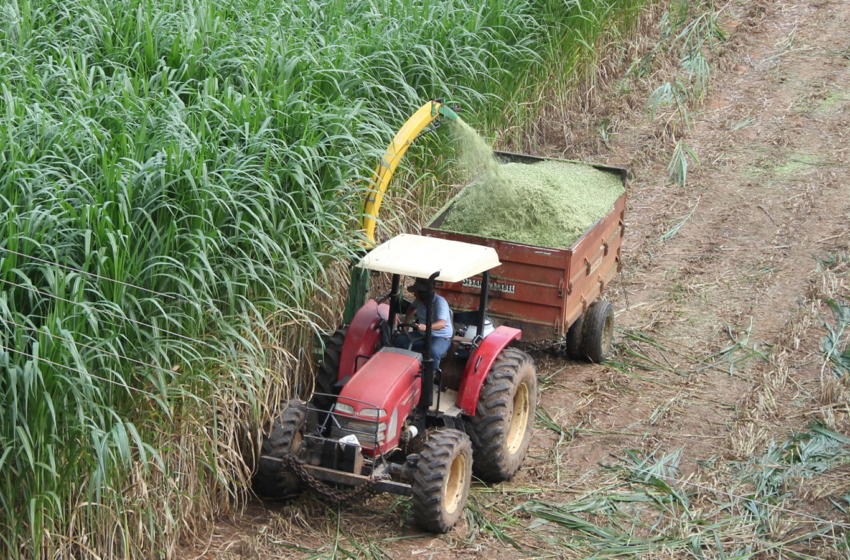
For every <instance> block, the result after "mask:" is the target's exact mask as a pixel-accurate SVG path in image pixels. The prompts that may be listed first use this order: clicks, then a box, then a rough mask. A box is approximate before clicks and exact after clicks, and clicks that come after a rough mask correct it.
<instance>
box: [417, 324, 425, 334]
mask: <svg viewBox="0 0 850 560" xmlns="http://www.w3.org/2000/svg"><path fill="white" fill-rule="evenodd" d="M416 330H418V331H419V332H425V325H424V324H423V323H418V324H417V325H416Z"/></svg>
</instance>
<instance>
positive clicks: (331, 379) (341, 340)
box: [313, 325, 348, 410]
mask: <svg viewBox="0 0 850 560" xmlns="http://www.w3.org/2000/svg"><path fill="white" fill-rule="evenodd" d="M346 333H348V325H345V326H343V327H340V328H339V329H337V330H336V331H334V333H333V334H332V335H331V336H329V337H328V338H327V339H325V351H324V353H323V354H322V363H320V364H319V369H318V371H317V372H316V391H318V392H319V393H327V394H332V393H333V392H334V384H335V383H336V382H337V379H338V377H339V361H340V356H342V346H343V344H345V335H346ZM335 401H336V399H332V398H330V397H323V396H320V395H317V396H314V397H313V404H314V405H315V406H316V408H318V409H320V410H330V408H331V407H332V406H333V404H334V402H335Z"/></svg>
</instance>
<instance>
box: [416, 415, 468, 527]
mask: <svg viewBox="0 0 850 560" xmlns="http://www.w3.org/2000/svg"><path fill="white" fill-rule="evenodd" d="M471 482H472V445H471V444H470V442H469V437H468V436H467V435H466V434H465V433H463V432H460V431H458V430H448V429H441V430H436V431H434V432H431V434H430V435H429V437H428V440H427V441H426V442H425V446H424V449H423V450H422V452H421V453H420V454H419V461H418V462H417V463H416V472H415V473H414V475H413V485H412V486H413V488H412V489H413V519H414V521H416V523H417V524H418V525H419V526H420V527H422V528H423V529H427V530H428V531H431V532H432V533H445V532H447V531H448V530H449V529H451V528H452V527H454V525H455V523H457V522H458V519H460V516H461V514H463V508H464V507H465V505H466V498H467V497H468V496H469V485H470V483H471Z"/></svg>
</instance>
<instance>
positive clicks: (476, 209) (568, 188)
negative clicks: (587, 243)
mask: <svg viewBox="0 0 850 560" xmlns="http://www.w3.org/2000/svg"><path fill="white" fill-rule="evenodd" d="M623 192H625V189H624V188H623V182H622V180H621V179H620V177H618V176H617V175H615V174H613V173H608V172H605V171H600V170H599V169H596V168H594V167H592V166H590V165H583V164H579V163H567V162H559V161H542V162H539V163H535V164H524V163H508V164H505V165H502V166H500V167H499V173H498V176H497V177H492V176H490V175H486V176H484V177H481V178H480V179H479V180H477V181H475V182H474V183H472V184H471V185H469V186H468V187H466V188H465V189H464V190H463V191H461V192H460V194H459V195H458V196H457V198H456V199H455V202H454V204H453V205H452V207H451V209H450V210H449V213H448V215H447V216H446V219H445V221H444V222H443V224H442V227H441V229H443V230H446V231H453V232H457V233H467V234H470V235H477V236H481V237H490V238H493V239H502V240H505V241H515V242H518V243H528V244H531V245H540V246H543V247H558V248H562V249H568V248H569V247H570V246H571V245H572V244H573V243H575V242H576V241H577V240H578V238H579V237H581V235H582V234H583V233H584V232H585V231H587V229H588V228H590V226H592V225H593V224H594V223H595V222H596V221H597V220H599V219H600V218H602V217H604V216H605V215H606V214H607V213H608V211H609V210H611V207H612V206H613V205H614V203H615V202H616V201H617V199H618V198H619V197H620V196H621V195H622V194H623Z"/></svg>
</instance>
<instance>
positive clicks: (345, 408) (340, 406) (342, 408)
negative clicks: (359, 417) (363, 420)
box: [334, 402, 354, 414]
mask: <svg viewBox="0 0 850 560" xmlns="http://www.w3.org/2000/svg"><path fill="white" fill-rule="evenodd" d="M334 410H335V411H336V412H343V413H345V414H354V407H353V406H351V405H350V404H345V403H339V402H338V403H336V404H335V405H334Z"/></svg>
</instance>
